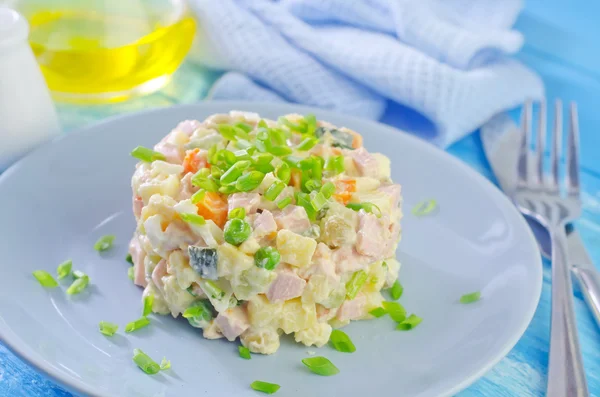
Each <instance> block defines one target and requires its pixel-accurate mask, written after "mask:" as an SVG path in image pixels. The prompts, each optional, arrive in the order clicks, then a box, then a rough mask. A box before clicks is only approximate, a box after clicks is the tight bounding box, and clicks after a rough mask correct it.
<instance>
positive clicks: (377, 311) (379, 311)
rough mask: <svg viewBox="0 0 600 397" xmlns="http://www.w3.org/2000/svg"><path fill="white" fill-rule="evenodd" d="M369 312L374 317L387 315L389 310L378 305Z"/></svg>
mask: <svg viewBox="0 0 600 397" xmlns="http://www.w3.org/2000/svg"><path fill="white" fill-rule="evenodd" d="M369 314H370V315H372V316H373V317H377V318H379V317H383V316H385V315H386V314H387V310H385V309H384V308H383V307H376V308H375V309H373V310H371V311H370V312H369Z"/></svg>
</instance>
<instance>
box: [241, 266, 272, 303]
mask: <svg viewBox="0 0 600 397" xmlns="http://www.w3.org/2000/svg"><path fill="white" fill-rule="evenodd" d="M276 277H277V274H276V273H275V272H273V271H271V270H267V269H262V268H259V267H256V266H252V267H251V268H249V269H248V270H245V271H243V272H242V273H239V274H237V275H236V276H235V277H234V278H232V279H231V288H233V293H234V294H235V296H236V297H237V298H238V299H242V300H248V299H250V298H251V297H253V296H255V295H256V294H264V293H266V292H267V290H268V289H269V285H271V283H272V282H273V281H274V280H275V278H276Z"/></svg>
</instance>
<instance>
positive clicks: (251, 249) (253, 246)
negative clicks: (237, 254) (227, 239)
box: [239, 237, 260, 255]
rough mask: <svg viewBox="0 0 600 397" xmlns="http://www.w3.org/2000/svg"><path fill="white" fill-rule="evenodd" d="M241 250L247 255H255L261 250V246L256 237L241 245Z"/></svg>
mask: <svg viewBox="0 0 600 397" xmlns="http://www.w3.org/2000/svg"><path fill="white" fill-rule="evenodd" d="M239 249H240V251H242V252H243V253H245V254H248V255H254V254H255V253H256V251H258V250H259V249H260V244H259V243H258V241H256V239H255V238H254V237H250V238H248V240H246V241H244V242H243V243H242V244H240V246H239Z"/></svg>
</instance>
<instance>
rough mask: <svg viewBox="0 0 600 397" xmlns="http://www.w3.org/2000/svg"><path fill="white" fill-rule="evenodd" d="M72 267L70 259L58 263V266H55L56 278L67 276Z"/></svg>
mask: <svg viewBox="0 0 600 397" xmlns="http://www.w3.org/2000/svg"><path fill="white" fill-rule="evenodd" d="M72 268H73V261H72V260H70V259H69V260H67V261H64V262H63V263H61V264H60V265H58V267H57V268H56V275H57V277H58V279H59V280H61V279H63V278H65V277H67V276H68V275H69V274H71V269H72Z"/></svg>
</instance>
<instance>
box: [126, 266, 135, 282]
mask: <svg viewBox="0 0 600 397" xmlns="http://www.w3.org/2000/svg"><path fill="white" fill-rule="evenodd" d="M127 277H129V279H130V280H133V279H134V278H135V274H134V270H133V266H129V269H127Z"/></svg>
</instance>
